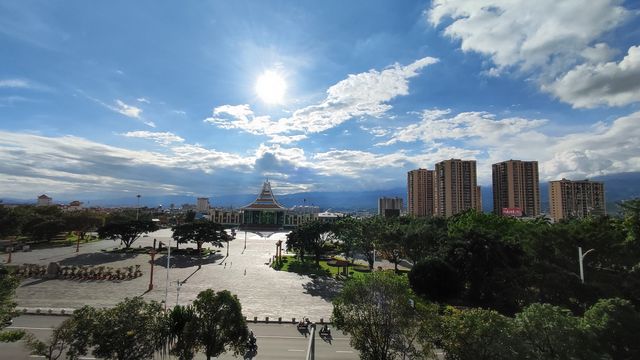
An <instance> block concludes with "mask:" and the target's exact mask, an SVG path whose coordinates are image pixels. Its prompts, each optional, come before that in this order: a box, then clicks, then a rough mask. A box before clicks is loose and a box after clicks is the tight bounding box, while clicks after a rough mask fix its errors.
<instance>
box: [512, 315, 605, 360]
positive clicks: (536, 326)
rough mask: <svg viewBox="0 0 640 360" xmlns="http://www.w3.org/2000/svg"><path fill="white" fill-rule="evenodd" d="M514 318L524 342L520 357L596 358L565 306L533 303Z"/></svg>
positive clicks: (578, 321)
mask: <svg viewBox="0 0 640 360" xmlns="http://www.w3.org/2000/svg"><path fill="white" fill-rule="evenodd" d="M514 321H515V322H514V324H515V326H516V330H515V331H516V333H517V334H518V338H519V339H520V341H521V342H522V344H523V345H524V351H523V353H522V354H521V358H522V359H557V360H570V359H576V360H577V359H580V360H585V359H595V357H594V356H593V354H592V353H591V352H590V351H589V347H588V346H587V343H586V342H585V341H586V340H587V336H586V334H585V333H584V332H583V331H582V329H581V327H580V320H579V319H578V318H577V317H574V316H573V315H572V314H571V312H570V311H569V310H567V309H564V308H561V307H557V306H553V305H549V304H538V303H535V304H531V305H529V306H527V307H526V308H525V309H524V310H523V311H522V312H520V313H518V314H517V315H516V317H515V320H514Z"/></svg>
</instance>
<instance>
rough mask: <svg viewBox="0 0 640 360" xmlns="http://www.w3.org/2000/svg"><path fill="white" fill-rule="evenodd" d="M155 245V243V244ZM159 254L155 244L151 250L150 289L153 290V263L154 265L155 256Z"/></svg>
mask: <svg viewBox="0 0 640 360" xmlns="http://www.w3.org/2000/svg"><path fill="white" fill-rule="evenodd" d="M154 245H155V244H154ZM156 254H157V251H156V249H155V246H154V247H153V248H152V249H151V251H149V255H151V276H150V277H149V290H148V291H151V290H153V265H154V262H153V260H154V258H155V256H156Z"/></svg>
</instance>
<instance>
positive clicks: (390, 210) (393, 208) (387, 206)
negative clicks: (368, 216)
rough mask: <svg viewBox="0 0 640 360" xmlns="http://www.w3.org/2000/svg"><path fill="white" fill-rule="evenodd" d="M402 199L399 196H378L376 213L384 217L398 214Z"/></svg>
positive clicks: (400, 209)
mask: <svg viewBox="0 0 640 360" xmlns="http://www.w3.org/2000/svg"><path fill="white" fill-rule="evenodd" d="M402 203H403V200H402V198H401V197H395V198H388V197H381V198H378V215H380V216H384V217H393V216H400V214H401V213H402V208H403V206H402V205H403V204H402Z"/></svg>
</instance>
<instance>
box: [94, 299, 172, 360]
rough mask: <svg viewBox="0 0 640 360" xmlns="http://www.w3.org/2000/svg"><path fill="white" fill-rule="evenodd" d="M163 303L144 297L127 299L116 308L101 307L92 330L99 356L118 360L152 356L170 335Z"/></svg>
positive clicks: (96, 353)
mask: <svg viewBox="0 0 640 360" xmlns="http://www.w3.org/2000/svg"><path fill="white" fill-rule="evenodd" d="M167 329H168V322H167V319H166V317H165V315H164V312H163V311H162V306H161V305H160V304H159V303H157V302H155V301H152V302H145V301H144V300H143V299H142V298H141V297H134V298H131V299H125V300H124V301H123V302H121V303H118V304H117V305H116V306H115V307H114V308H111V309H104V310H98V311H96V313H95V321H94V322H93V329H92V331H91V345H92V346H93V354H94V355H95V356H96V357H101V358H106V359H117V360H138V359H149V358H151V357H152V356H153V354H154V352H155V351H157V350H160V349H162V347H163V345H164V344H165V341H166V338H167V336H168V334H167V332H168V330H167Z"/></svg>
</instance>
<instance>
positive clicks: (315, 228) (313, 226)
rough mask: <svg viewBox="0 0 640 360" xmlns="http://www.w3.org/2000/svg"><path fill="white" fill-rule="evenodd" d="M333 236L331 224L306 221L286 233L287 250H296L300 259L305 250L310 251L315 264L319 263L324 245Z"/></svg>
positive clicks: (302, 258)
mask: <svg viewBox="0 0 640 360" xmlns="http://www.w3.org/2000/svg"><path fill="white" fill-rule="evenodd" d="M333 238H334V234H333V233H332V228H331V224H329V223H323V222H321V221H318V220H314V221H308V222H305V223H304V224H302V225H300V226H298V227H297V228H295V229H294V230H293V231H292V232H291V233H289V234H288V235H287V243H286V244H287V250H290V249H291V250H294V251H296V252H298V253H299V254H300V258H301V260H302V261H304V254H305V252H311V253H313V255H314V259H315V262H316V264H317V265H320V256H321V255H322V252H323V251H324V245H325V244H326V243H327V242H329V241H330V240H331V239H333Z"/></svg>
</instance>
